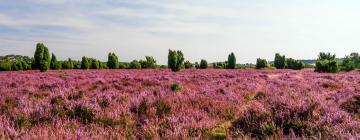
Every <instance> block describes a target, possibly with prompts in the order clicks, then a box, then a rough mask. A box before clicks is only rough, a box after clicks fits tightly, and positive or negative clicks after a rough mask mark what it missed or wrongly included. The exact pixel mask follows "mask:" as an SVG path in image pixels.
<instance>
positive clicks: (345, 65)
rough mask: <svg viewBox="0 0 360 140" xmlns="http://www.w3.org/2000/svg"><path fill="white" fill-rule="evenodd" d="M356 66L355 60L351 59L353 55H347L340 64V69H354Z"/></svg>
mask: <svg viewBox="0 0 360 140" xmlns="http://www.w3.org/2000/svg"><path fill="white" fill-rule="evenodd" d="M355 67H356V64H355V61H353V60H352V59H351V57H349V56H347V57H345V58H344V60H343V61H342V63H341V64H340V69H341V70H342V71H352V70H354V69H355Z"/></svg>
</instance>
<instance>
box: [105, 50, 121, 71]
mask: <svg viewBox="0 0 360 140" xmlns="http://www.w3.org/2000/svg"><path fill="white" fill-rule="evenodd" d="M107 66H108V68H109V69H117V68H119V59H118V57H117V56H116V55H115V53H109V55H108V62H107Z"/></svg>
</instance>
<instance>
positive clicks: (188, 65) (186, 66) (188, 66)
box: [184, 61, 194, 69]
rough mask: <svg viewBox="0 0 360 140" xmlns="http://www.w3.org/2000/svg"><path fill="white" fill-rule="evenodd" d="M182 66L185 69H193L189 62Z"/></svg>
mask: <svg viewBox="0 0 360 140" xmlns="http://www.w3.org/2000/svg"><path fill="white" fill-rule="evenodd" d="M184 66H185V69H191V68H193V67H194V66H193V64H191V62H190V61H185V63H184Z"/></svg>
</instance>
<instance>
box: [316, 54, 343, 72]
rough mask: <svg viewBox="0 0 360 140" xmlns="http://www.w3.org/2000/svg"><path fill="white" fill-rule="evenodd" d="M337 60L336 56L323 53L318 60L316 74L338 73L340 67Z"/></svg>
mask: <svg viewBox="0 0 360 140" xmlns="http://www.w3.org/2000/svg"><path fill="white" fill-rule="evenodd" d="M335 58H336V56H335V54H334V55H331V54H330V53H323V52H321V53H320V54H319V58H318V59H317V60H316V64H315V72H330V73H335V72H338V71H339V67H338V64H337V62H336V60H335Z"/></svg>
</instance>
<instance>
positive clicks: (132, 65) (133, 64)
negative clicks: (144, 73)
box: [129, 60, 141, 69]
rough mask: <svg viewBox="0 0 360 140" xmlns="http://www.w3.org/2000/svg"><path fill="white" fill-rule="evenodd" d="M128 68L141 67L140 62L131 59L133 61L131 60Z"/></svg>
mask: <svg viewBox="0 0 360 140" xmlns="http://www.w3.org/2000/svg"><path fill="white" fill-rule="evenodd" d="M129 68H130V69H141V64H140V62H139V61H137V60H133V61H131V63H130V66H129Z"/></svg>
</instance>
